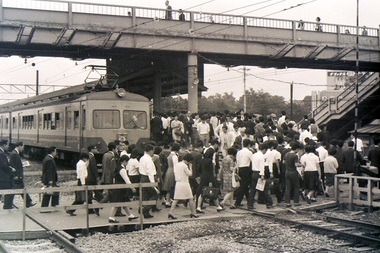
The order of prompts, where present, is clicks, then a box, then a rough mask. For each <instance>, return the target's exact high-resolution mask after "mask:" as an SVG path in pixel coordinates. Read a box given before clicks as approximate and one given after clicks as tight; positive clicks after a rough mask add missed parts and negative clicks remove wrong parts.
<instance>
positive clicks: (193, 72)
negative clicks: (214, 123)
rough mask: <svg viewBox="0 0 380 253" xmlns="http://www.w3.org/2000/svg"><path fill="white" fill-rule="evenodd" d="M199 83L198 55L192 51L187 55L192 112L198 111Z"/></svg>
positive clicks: (188, 85) (189, 107)
mask: <svg viewBox="0 0 380 253" xmlns="http://www.w3.org/2000/svg"><path fill="white" fill-rule="evenodd" d="M198 84H199V79H198V56H197V55H196V54H193V53H191V54H189V55H188V56H187V88H188V94H189V98H188V101H189V104H188V110H189V111H190V112H192V113H195V112H198Z"/></svg>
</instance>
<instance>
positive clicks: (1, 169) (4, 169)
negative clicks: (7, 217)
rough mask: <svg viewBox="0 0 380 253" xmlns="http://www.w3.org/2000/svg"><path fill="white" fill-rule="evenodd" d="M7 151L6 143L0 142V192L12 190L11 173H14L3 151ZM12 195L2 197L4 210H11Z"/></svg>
mask: <svg viewBox="0 0 380 253" xmlns="http://www.w3.org/2000/svg"><path fill="white" fill-rule="evenodd" d="M6 150H8V141H6V140H2V141H0V190H6V189H12V187H13V186H12V180H13V175H12V173H14V172H16V170H15V169H14V168H12V167H11V166H10V165H9V162H8V158H7V156H6V155H5V151H6ZM12 202H13V195H5V196H4V206H3V208H4V209H12V208H13V206H12V205H13V203H12Z"/></svg>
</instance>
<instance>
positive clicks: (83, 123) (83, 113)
mask: <svg viewBox="0 0 380 253" xmlns="http://www.w3.org/2000/svg"><path fill="white" fill-rule="evenodd" d="M80 110H81V111H80V115H79V118H80V127H79V129H80V130H79V141H80V145H79V149H83V148H85V147H84V146H85V136H84V130H85V129H86V106H85V105H84V104H82V103H80Z"/></svg>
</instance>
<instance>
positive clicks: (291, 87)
mask: <svg viewBox="0 0 380 253" xmlns="http://www.w3.org/2000/svg"><path fill="white" fill-rule="evenodd" d="M290 119H291V120H293V81H292V83H291V84H290Z"/></svg>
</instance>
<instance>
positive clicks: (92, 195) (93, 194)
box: [86, 182, 103, 203]
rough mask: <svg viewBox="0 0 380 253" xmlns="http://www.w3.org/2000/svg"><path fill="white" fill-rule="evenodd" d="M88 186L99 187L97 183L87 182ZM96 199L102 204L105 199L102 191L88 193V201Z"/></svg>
mask: <svg viewBox="0 0 380 253" xmlns="http://www.w3.org/2000/svg"><path fill="white" fill-rule="evenodd" d="M86 185H98V184H97V182H86ZM93 199H95V200H96V201H98V202H100V201H101V200H102V199H103V195H102V190H94V191H88V201H89V203H90V201H91V202H92V200H93Z"/></svg>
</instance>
